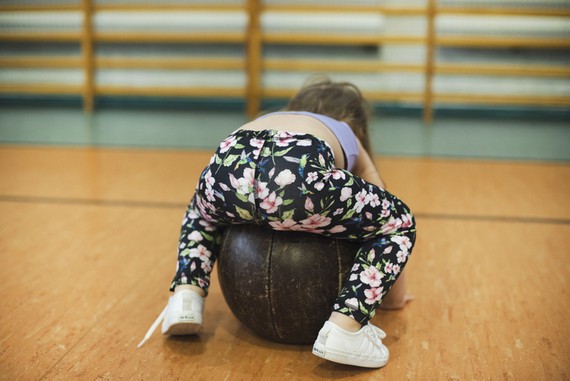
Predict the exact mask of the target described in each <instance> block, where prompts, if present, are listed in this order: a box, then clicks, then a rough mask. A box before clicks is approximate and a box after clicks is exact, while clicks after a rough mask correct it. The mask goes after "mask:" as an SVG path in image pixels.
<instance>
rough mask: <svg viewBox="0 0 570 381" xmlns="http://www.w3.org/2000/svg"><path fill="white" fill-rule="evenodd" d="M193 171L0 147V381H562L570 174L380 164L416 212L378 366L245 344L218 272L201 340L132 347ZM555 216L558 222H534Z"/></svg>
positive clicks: (171, 259)
mask: <svg viewBox="0 0 570 381" xmlns="http://www.w3.org/2000/svg"><path fill="white" fill-rule="evenodd" d="M208 158H209V153H206V152H198V153H196V152H184V151H158V150H127V149H124V150H121V149H89V148H86V149H81V148H56V147H52V148H40V147H0V176H1V178H2V181H1V182H0V277H1V279H2V280H3V286H4V287H3V290H4V293H3V296H2V303H1V304H0V343H1V344H0V379H2V380H13V379H26V380H28V379H40V378H45V379H50V380H51V379H56V380H59V379H62V380H63V379H72V378H79V379H141V380H156V379H186V378H188V375H190V374H191V375H192V376H193V377H196V378H198V379H213V380H225V379H228V380H250V379H261V380H269V379H283V378H287V379H291V380H314V379H317V380H318V379H331V378H334V379H337V378H338V379H343V378H350V379H351V380H352V379H354V380H428V379H437V380H442V379H449V380H466V379H467V380H468V379H482V380H483V379H490V380H495V379H504V380H543V379H544V380H566V379H568V377H569V376H570V369H569V365H568V364H570V344H569V342H568V340H567V337H568V336H569V335H570V326H569V325H568V324H567V322H568V310H569V309H570V308H569V307H570V306H569V302H570V299H569V298H568V293H567V290H568V286H569V284H568V280H569V279H570V262H569V261H568V253H570V240H569V238H568V237H569V236H570V224H569V223H568V220H569V219H570V210H569V206H568V202H567V194H568V187H569V184H568V179H569V178H570V177H569V176H568V175H569V173H568V171H569V166H568V165H564V164H556V163H550V164H549V163H525V162H517V163H513V162H487V161H468V160H435V159H432V160H429V159H420V158H416V159H404V158H379V164H380V167H381V170H382V171H383V175H384V177H385V178H386V180H387V181H388V184H389V185H390V188H391V189H393V190H394V192H395V193H396V194H398V195H400V196H401V197H402V198H404V199H405V200H406V201H407V202H408V203H409V204H410V205H412V207H413V208H414V210H415V211H416V213H417V214H418V215H419V217H418V227H419V235H418V241H417V246H416V248H415V251H414V253H413V255H412V259H411V262H410V265H409V267H408V270H407V271H408V272H409V274H408V282H409V289H410V292H411V293H412V294H414V295H415V300H413V301H412V302H411V303H410V304H409V305H408V306H407V307H406V308H405V309H403V310H401V311H393V312H379V313H378V315H377V317H375V318H374V321H373V322H374V323H376V324H378V325H379V326H381V327H382V328H383V329H384V330H385V331H386V332H387V333H388V338H387V339H386V340H385V343H386V345H387V346H388V347H389V348H390V351H391V360H390V362H389V364H388V365H387V366H386V367H385V368H384V369H381V370H364V369H357V368H353V367H348V366H342V365H337V364H333V363H329V362H326V361H324V360H321V359H319V358H317V357H315V356H313V355H312V354H311V353H310V350H311V348H310V346H290V345H282V344H275V343H271V342H268V341H265V340H263V339H260V338H258V337H256V336H255V335H254V334H252V333H251V332H250V331H249V330H247V329H246V328H244V327H243V326H241V325H240V324H239V322H238V321H237V319H235V318H234V317H233V316H232V315H231V313H230V311H229V309H228V308H227V306H226V304H225V302H224V300H223V297H222V295H221V291H220V289H219V284H218V279H217V274H216V272H214V273H213V274H214V279H213V284H212V289H211V293H210V296H209V297H208V299H207V300H206V316H205V318H206V325H205V332H204V334H203V335H202V336H200V337H195V338H164V337H162V335H160V334H159V333H155V335H154V336H153V337H152V338H151V339H150V341H149V342H148V343H146V344H145V345H144V346H143V347H142V348H141V349H138V350H137V349H136V344H137V343H138V342H139V341H140V339H141V338H142V336H143V335H144V333H145V332H146V329H147V328H148V326H149V325H150V324H151V323H152V321H153V320H154V318H155V317H156V316H157V315H158V313H159V312H160V311H161V309H162V307H163V306H164V304H165V302H166V299H167V297H168V295H169V292H168V290H167V289H168V285H169V282H170V280H171V277H172V276H173V272H174V267H175V256H176V254H175V252H176V246H177V237H178V229H179V223H180V220H181V218H182V213H183V211H184V203H185V202H186V200H187V199H188V198H189V196H190V194H191V191H190V189H192V187H193V185H194V183H195V181H196V179H197V177H198V175H199V173H200V171H201V169H202V167H203V165H204V164H205V163H207V160H208ZM17 197H19V199H18V198H17ZM97 200H98V201H100V202H99V203H97V202H94V201H97ZM112 201H114V202H112ZM458 215H461V216H462V217H461V218H460V219H457V218H454V216H458ZM552 216H556V217H557V218H559V219H561V221H559V222H555V223H553V222H552V221H549V220H543V218H550V217H552ZM504 217H509V218H514V217H517V218H518V220H509V219H505V218H504ZM532 217H535V218H536V220H533V219H532ZM564 221H566V222H564Z"/></svg>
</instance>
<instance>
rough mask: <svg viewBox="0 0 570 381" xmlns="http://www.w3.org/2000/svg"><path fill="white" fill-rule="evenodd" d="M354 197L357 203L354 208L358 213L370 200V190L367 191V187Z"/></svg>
mask: <svg viewBox="0 0 570 381" xmlns="http://www.w3.org/2000/svg"><path fill="white" fill-rule="evenodd" d="M341 192H342V191H341ZM354 198H355V199H356V203H355V204H354V209H355V210H356V211H357V212H358V213H360V212H362V208H364V206H365V205H367V204H368V203H369V202H370V196H369V195H368V192H366V190H365V189H362V190H361V191H360V192H358V193H357V194H356V195H355V196H354Z"/></svg>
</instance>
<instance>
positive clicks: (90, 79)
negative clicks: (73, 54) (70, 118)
mask: <svg viewBox="0 0 570 381" xmlns="http://www.w3.org/2000/svg"><path fill="white" fill-rule="evenodd" d="M91 1H92V0H82V5H83V34H82V38H81V51H82V55H83V78H84V83H85V85H84V93H83V110H84V111H85V112H86V113H91V112H93V106H94V97H95V90H94V81H95V78H94V77H95V70H94V53H93V25H92V17H93V8H92V5H91Z"/></svg>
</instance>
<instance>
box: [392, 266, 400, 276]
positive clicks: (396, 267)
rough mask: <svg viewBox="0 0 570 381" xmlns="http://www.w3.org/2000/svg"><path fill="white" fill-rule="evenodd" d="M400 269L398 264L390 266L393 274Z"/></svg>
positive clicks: (396, 273)
mask: <svg viewBox="0 0 570 381" xmlns="http://www.w3.org/2000/svg"><path fill="white" fill-rule="evenodd" d="M400 270H401V267H400V265H394V266H392V271H393V272H394V275H398V274H399V273H400Z"/></svg>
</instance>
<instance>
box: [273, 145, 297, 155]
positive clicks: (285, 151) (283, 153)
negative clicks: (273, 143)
mask: <svg viewBox="0 0 570 381" xmlns="http://www.w3.org/2000/svg"><path fill="white" fill-rule="evenodd" d="M292 149H293V147H289V148H287V149H285V150H283V151H277V152H275V153H273V156H283V155H285V154H286V153H287V152H289V151H291V150H292Z"/></svg>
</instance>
